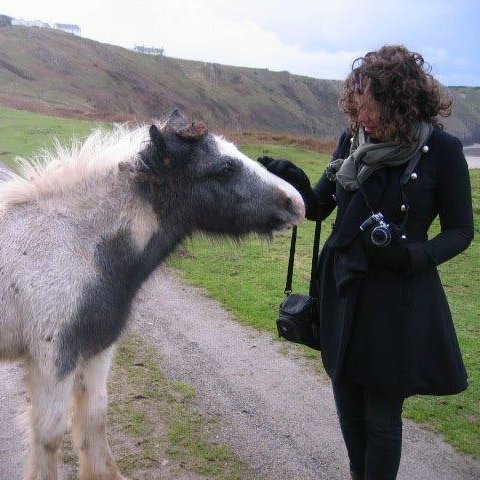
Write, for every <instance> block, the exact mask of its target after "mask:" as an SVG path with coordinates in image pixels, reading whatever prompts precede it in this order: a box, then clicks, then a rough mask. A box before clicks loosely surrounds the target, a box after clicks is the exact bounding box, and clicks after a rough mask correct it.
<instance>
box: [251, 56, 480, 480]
mask: <svg viewBox="0 0 480 480" xmlns="http://www.w3.org/2000/svg"><path fill="white" fill-rule="evenodd" d="M340 106H341V107H342V109H343V110H344V112H346V113H347V115H348V117H349V119H350V129H349V131H348V132H346V133H344V134H343V135H342V137H341V138H340V141H339V143H338V146H337V148H336V151H335V153H334V155H333V160H332V162H331V163H330V165H329V166H328V167H327V170H326V171H325V173H324V174H323V175H322V177H321V178H320V180H319V182H318V184H317V185H316V186H315V188H314V189H312V188H311V187H310V182H309V180H308V178H307V177H306V175H305V174H304V173H303V171H302V170H301V169H299V168H298V167H296V166H295V165H293V164H292V163H291V162H289V161H287V160H273V159H270V158H267V157H263V158H261V159H259V161H260V162H261V163H262V164H263V165H265V166H266V168H267V169H268V170H269V171H271V172H273V173H275V174H277V175H278V176H280V177H282V178H284V179H285V180H287V181H288V182H290V183H291V184H292V185H294V186H295V187H296V188H297V189H298V190H299V191H300V193H301V194H302V196H303V198H304V200H305V204H306V207H307V218H309V219H311V220H316V219H318V218H320V219H324V218H325V217H327V216H328V215H329V214H330V213H331V212H332V211H333V209H334V208H335V207H337V214H336V220H335V225H334V228H333V231H332V234H331V235H330V237H329V238H328V240H327V241H326V242H325V246H324V248H323V251H322V254H321V257H320V269H319V271H320V275H319V292H320V293H319V297H320V334H321V347H322V360H323V364H324V367H325V369H326V371H327V373H328V374H329V376H330V378H331V380H332V385H333V391H334V396H335V402H336V406H337V411H338V416H339V420H340V426H341V429H342V433H343V437H344V440H345V443H346V447H347V450H348V455H349V459H350V469H351V476H352V479H368V480H390V479H395V478H396V475H397V471H398V466H399V462H400V453H401V434H402V422H401V413H402V405H403V401H404V399H405V398H406V397H408V396H410V395H414V394H432V395H447V394H454V393H458V392H461V391H462V390H464V389H465V388H466V387H467V376H466V372H465V368H464V365H463V362H462V358H461V354H460V350H459V347H458V342H457V338H456V335H455V330H454V326H453V322H452V318H451V315H450V310H449V307H448V304H447V300H446V297H445V294H444V291H443V288H442V285H441V283H440V279H439V276H438V272H437V268H436V267H437V265H439V264H440V263H442V262H444V261H446V260H448V259H450V258H452V257H454V256H455V255H457V254H459V253H460V252H461V251H463V250H464V249H466V248H467V246H468V245H469V244H470V242H471V241H472V238H473V214H472V202H471V191H470V181H469V174H468V169H467V164H466V161H465V158H464V156H463V153H462V146H461V143H460V141H459V140H458V139H457V138H455V137H453V136H452V135H449V134H447V133H445V132H444V131H443V130H442V128H441V125H440V124H439V122H438V120H437V117H438V115H442V116H446V115H448V114H449V113H450V107H451V101H449V100H448V99H446V98H444V96H443V94H442V92H441V90H440V86H439V84H438V82H436V81H435V80H434V79H433V78H432V76H431V75H430V74H429V73H428V70H427V67H426V64H425V63H424V60H423V58H422V56H421V55H419V54H417V53H412V52H410V51H408V50H407V49H406V48H404V47H401V46H384V47H382V48H381V49H380V50H378V51H375V52H370V53H368V54H367V55H365V57H363V58H360V59H357V60H356V61H355V62H354V64H353V68H352V71H351V73H350V75H349V76H348V78H347V79H346V82H345V84H344V90H343V93H342V97H341V100H340ZM373 213H375V214H378V213H381V214H382V215H383V220H384V222H383V223H382V221H381V218H380V216H379V215H377V216H372V214H373ZM437 215H439V217H440V224H441V232H440V233H439V234H438V235H436V236H435V237H434V238H432V239H431V240H428V237H427V231H428V228H429V226H430V224H431V223H432V221H433V220H434V218H435V217H436V216H437ZM361 226H362V227H361ZM376 227H379V228H376ZM389 237H390V238H389Z"/></svg>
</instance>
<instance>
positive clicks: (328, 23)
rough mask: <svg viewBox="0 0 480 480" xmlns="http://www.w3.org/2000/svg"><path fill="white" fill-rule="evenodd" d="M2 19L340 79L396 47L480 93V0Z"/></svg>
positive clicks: (312, 2)
mask: <svg viewBox="0 0 480 480" xmlns="http://www.w3.org/2000/svg"><path fill="white" fill-rule="evenodd" d="M0 14H5V15H9V16H12V17H14V18H24V19H28V20H43V21H45V22H47V23H50V24H53V23H74V24H77V25H79V27H80V28H81V30H82V36H84V37H88V38H91V39H94V40H98V41H100V42H105V43H111V44H115V45H120V46H123V47H126V48H133V46H134V45H145V46H154V47H163V48H164V49H165V54H166V55H168V56H170V57H177V58H186V59H191V60H202V61H207V62H217V63H222V64H227V65H238V66H246V67H257V68H269V69H270V70H275V71H277V70H288V71H289V72H291V73H295V74H300V75H308V76H311V77H316V78H328V79H339V80H343V79H344V78H345V77H346V75H347V74H348V72H349V70H350V66H351V63H352V61H353V60H354V59H355V58H356V57H358V56H361V55H363V54H364V53H366V52H367V51H370V50H375V49H377V48H379V47H380V46H382V45H384V44H387V43H389V44H391V43H396V44H398V43H399V44H403V45H405V46H406V47H407V48H409V49H411V50H414V51H417V52H419V53H422V54H423V56H424V57H425V59H426V60H427V61H428V63H430V64H431V65H432V73H433V74H434V75H435V76H436V77H437V78H438V79H439V80H440V81H441V82H442V83H443V84H444V85H470V86H480V34H479V33H478V28H479V26H480V0H398V1H393V0H363V1H359V0H327V1H322V0H291V1H286V0H263V1H262V0H197V1H193V0H168V1H163V0H148V1H145V0H140V1H135V2H134V1H131V2H123V1H120V0H116V1H112V0H80V1H78V2H69V1H67V0H41V1H39V0H26V1H19V0H1V3H0Z"/></svg>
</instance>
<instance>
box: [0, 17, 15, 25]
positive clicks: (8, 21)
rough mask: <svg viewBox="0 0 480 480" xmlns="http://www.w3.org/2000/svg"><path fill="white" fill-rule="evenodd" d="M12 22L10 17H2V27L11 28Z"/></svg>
mask: <svg viewBox="0 0 480 480" xmlns="http://www.w3.org/2000/svg"><path fill="white" fill-rule="evenodd" d="M12 20H13V18H12V17H9V16H8V15H0V27H11V26H12Z"/></svg>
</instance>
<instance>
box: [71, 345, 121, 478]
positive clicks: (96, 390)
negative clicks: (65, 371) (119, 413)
mask: <svg viewBox="0 0 480 480" xmlns="http://www.w3.org/2000/svg"><path fill="white" fill-rule="evenodd" d="M112 353H113V348H109V349H108V350H105V351H103V352H101V353H99V354H97V355H95V356H94V357H93V358H91V359H90V360H88V361H87V362H85V363H84V364H83V365H82V366H81V367H80V368H79V369H78V370H77V373H76V376H75V387H74V403H73V425H72V426H73V439H74V443H75V447H76V449H77V450H78V452H79V460H80V471H79V478H80V479H81V480H124V477H122V475H121V474H120V472H119V471H118V469H117V466H116V463H115V460H114V459H113V456H112V453H111V451H110V447H109V445H108V441H107V434H106V414H107V377H108V371H109V369H110V363H111V357H112Z"/></svg>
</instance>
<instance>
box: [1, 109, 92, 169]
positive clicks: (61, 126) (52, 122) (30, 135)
mask: <svg viewBox="0 0 480 480" xmlns="http://www.w3.org/2000/svg"><path fill="white" fill-rule="evenodd" d="M95 125H97V124H95V123H93V122H87V121H79V120H70V119H66V118H59V117H50V116H47V115H39V114H32V113H30V112H23V111H19V110H13V109H10V108H4V107H0V162H3V163H4V164H6V165H9V166H12V165H13V164H14V159H15V157H16V156H19V157H28V156H30V155H32V154H33V153H35V152H36V151H38V150H39V149H41V148H51V147H52V145H53V143H54V140H55V139H56V138H57V139H58V140H60V141H62V142H69V141H70V139H71V138H72V137H73V136H75V137H77V138H81V137H83V136H85V135H86V134H87V133H88V132H89V131H90V130H91V129H92V127H94V126H95Z"/></svg>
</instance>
